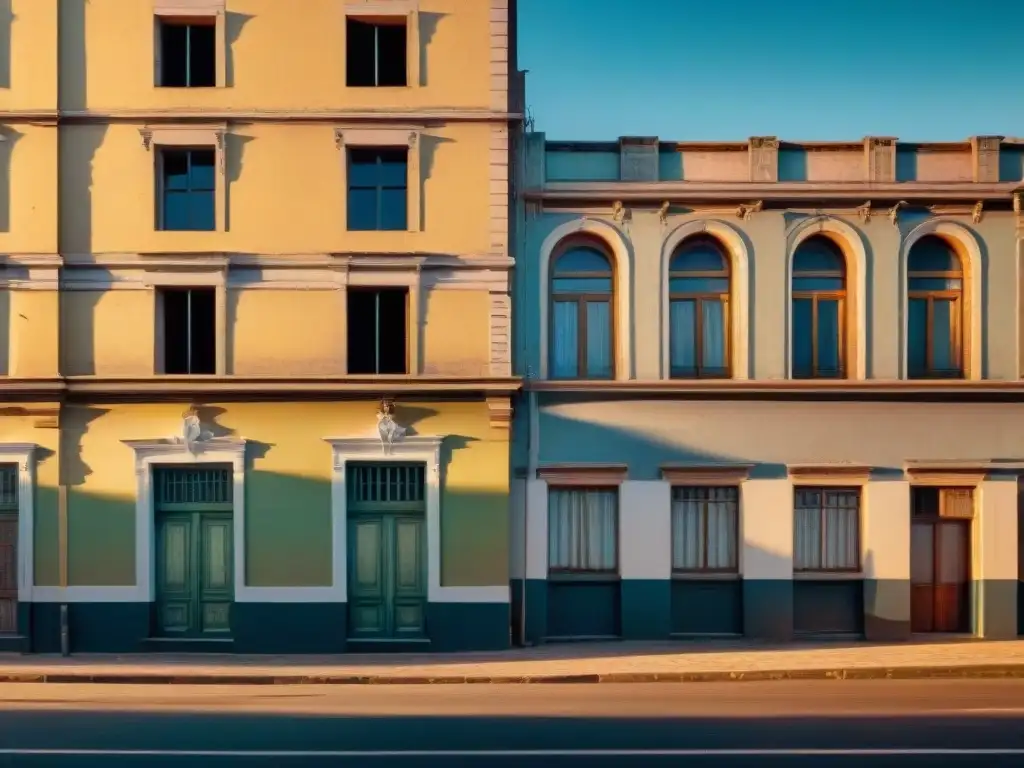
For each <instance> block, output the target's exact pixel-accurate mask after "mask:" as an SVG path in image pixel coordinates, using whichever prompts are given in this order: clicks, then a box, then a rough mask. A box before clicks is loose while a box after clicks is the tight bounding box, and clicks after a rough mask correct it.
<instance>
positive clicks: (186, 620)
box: [154, 512, 234, 638]
mask: <svg viewBox="0 0 1024 768" xmlns="http://www.w3.org/2000/svg"><path fill="white" fill-rule="evenodd" d="M156 527H157V556H156V607H155V610H156V616H155V624H156V626H155V627H154V629H155V631H156V634H157V635H159V636H162V637H181V638H216V637H226V636H228V635H229V634H230V631H231V603H232V600H233V599H234V551H233V541H234V537H233V520H232V515H231V513H230V512H164V513H158V514H157V517H156Z"/></svg>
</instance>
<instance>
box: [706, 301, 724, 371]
mask: <svg viewBox="0 0 1024 768" xmlns="http://www.w3.org/2000/svg"><path fill="white" fill-rule="evenodd" d="M700 306H701V309H702V313H701V314H702V320H703V325H704V328H703V330H704V338H703V340H702V341H703V345H702V347H701V351H702V352H703V353H704V359H703V360H702V361H701V365H702V366H703V367H704V368H708V369H710V370H716V369H718V370H724V369H725V367H726V361H725V346H726V345H725V307H724V306H723V304H722V302H720V301H702V302H701V304H700Z"/></svg>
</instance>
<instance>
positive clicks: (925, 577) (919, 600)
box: [910, 519, 970, 632]
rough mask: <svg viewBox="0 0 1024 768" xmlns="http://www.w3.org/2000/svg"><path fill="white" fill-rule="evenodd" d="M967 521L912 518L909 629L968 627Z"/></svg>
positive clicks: (950, 629) (967, 629)
mask: <svg viewBox="0 0 1024 768" xmlns="http://www.w3.org/2000/svg"><path fill="white" fill-rule="evenodd" d="M969 558H970V523H969V522H967V521H964V520H942V519H939V520H928V521H915V522H914V523H913V525H912V527H911V539H910V589H911V593H910V609H911V621H910V623H911V630H912V631H913V632H968V631H970V592H969V589H970V581H969V579H970V559H969Z"/></svg>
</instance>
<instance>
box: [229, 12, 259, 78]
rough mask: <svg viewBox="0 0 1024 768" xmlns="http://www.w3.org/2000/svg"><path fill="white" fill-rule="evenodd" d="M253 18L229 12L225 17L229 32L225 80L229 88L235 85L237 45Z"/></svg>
mask: <svg viewBox="0 0 1024 768" xmlns="http://www.w3.org/2000/svg"><path fill="white" fill-rule="evenodd" d="M252 18H253V17H252V16H251V15H249V14H247V13H239V12H238V11H228V12H227V13H226V14H225V17H224V23H225V27H226V32H227V49H226V50H225V51H224V56H225V61H224V79H225V81H226V83H225V84H226V85H227V87H228V88H233V87H234V85H235V43H237V42H238V38H240V37H241V36H242V30H243V29H244V28H245V25H246V24H248V23H249V21H250V20H251V19H252Z"/></svg>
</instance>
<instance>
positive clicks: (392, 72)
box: [345, 16, 408, 88]
mask: <svg viewBox="0 0 1024 768" xmlns="http://www.w3.org/2000/svg"><path fill="white" fill-rule="evenodd" d="M406 37H407V31H406V17H405V16H395V17H393V18H384V19H374V20H373V21H370V20H360V19H354V18H351V17H350V18H349V19H348V20H347V24H346V35H345V44H346V46H347V49H346V55H345V71H346V84H347V85H348V86H349V87H350V88H373V87H387V86H392V87H393V86H403V85H406V84H407V82H408V80H407V76H406V70H407V66H406V57H407V56H408V47H407V43H406Z"/></svg>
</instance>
